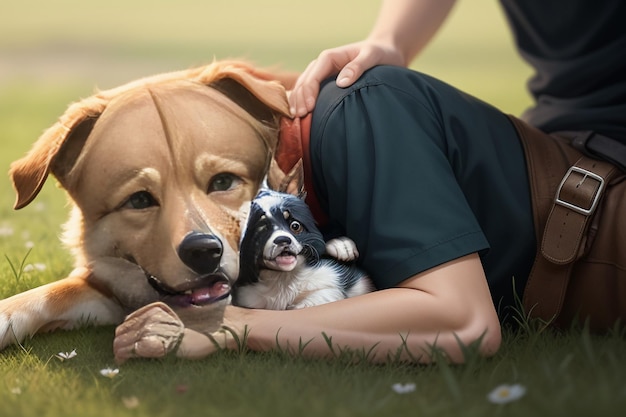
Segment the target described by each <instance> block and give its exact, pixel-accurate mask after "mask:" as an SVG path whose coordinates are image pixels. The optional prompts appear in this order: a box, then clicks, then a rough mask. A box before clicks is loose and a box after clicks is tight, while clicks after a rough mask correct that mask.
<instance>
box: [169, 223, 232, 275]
mask: <svg viewBox="0 0 626 417" xmlns="http://www.w3.org/2000/svg"><path fill="white" fill-rule="evenodd" d="M223 251H224V247H223V246H222V242H221V241H220V240H219V238H217V236H215V235H211V234H206V233H200V232H191V233H189V234H188V235H187V236H185V238H184V239H183V241H182V242H180V245H179V246H178V257H179V258H180V260H181V261H183V263H184V264H185V265H187V266H188V267H189V268H191V269H192V270H193V271H194V272H197V273H198V274H211V273H213V272H216V271H217V269H218V268H219V266H220V259H221V258H222V252H223Z"/></svg>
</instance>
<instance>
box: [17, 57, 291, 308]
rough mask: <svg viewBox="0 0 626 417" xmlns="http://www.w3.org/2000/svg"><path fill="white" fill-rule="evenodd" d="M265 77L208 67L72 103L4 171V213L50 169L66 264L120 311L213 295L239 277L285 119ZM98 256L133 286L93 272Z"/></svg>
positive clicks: (279, 94)
mask: <svg viewBox="0 0 626 417" xmlns="http://www.w3.org/2000/svg"><path fill="white" fill-rule="evenodd" d="M274 78H275V77H274V76H273V75H272V74H269V73H264V72H261V71H259V70H256V69H253V68H252V67H251V66H249V65H247V64H243V63H239V62H215V63H213V64H211V65H208V66H206V67H201V68H197V69H192V70H187V71H180V72H175V73H168V74H162V75H158V76H154V77H149V78H144V79H140V80H138V81H134V82H132V83H129V84H127V85H124V86H121V87H118V88H115V89H112V90H107V91H102V92H99V93H97V94H95V95H94V96H92V97H89V98H87V99H84V100H82V101H80V102H78V103H75V104H73V105H71V106H70V107H69V108H68V110H67V111H66V112H65V114H64V115H63V116H62V117H61V118H60V120H59V122H58V123H56V124H55V125H54V126H52V127H51V128H50V129H48V130H47V131H45V132H44V133H43V135H42V136H41V137H40V139H39V140H38V141H37V142H36V143H35V144H34V146H33V148H32V149H31V151H30V152H29V153H28V154H27V156H25V157H24V158H22V159H21V160H18V161H16V162H14V163H13V164H12V166H11V170H10V175H11V177H12V179H13V184H14V187H15V190H16V192H17V201H16V203H15V207H16V208H22V207H24V206H26V205H27V204H28V203H30V202H31V201H32V200H33V199H34V198H35V197H36V196H37V194H38V192H39V191H40V189H41V187H42V186H43V184H44V182H45V180H46V178H47V176H48V174H49V173H52V174H53V175H54V176H55V177H56V178H57V180H58V181H59V183H60V184H61V186H62V187H63V188H64V189H65V190H66V191H67V193H68V194H69V196H70V198H71V200H72V202H73V203H74V209H73V214H72V216H71V219H70V221H69V222H68V224H67V225H66V233H65V241H66V243H67V244H68V245H69V246H70V248H71V249H72V250H73V252H74V255H75V257H76V263H77V266H84V267H88V268H91V269H92V270H93V271H95V273H94V275H95V276H94V277H93V279H94V280H95V281H98V284H100V285H104V286H106V287H107V289H108V290H109V291H110V292H111V293H112V294H113V295H114V296H116V297H117V298H118V299H120V300H122V301H121V303H122V304H123V307H125V308H127V309H129V310H132V309H135V308H137V307H139V306H141V305H143V304H145V303H147V302H151V301H156V300H157V299H162V300H164V301H166V302H167V303H168V304H170V305H171V306H172V307H174V308H176V309H177V311H178V312H179V313H180V310H181V309H184V308H186V307H190V306H192V307H193V306H204V305H209V304H211V303H213V302H214V301H215V300H219V299H223V298H224V297H227V296H228V293H229V286H230V284H231V283H232V282H233V281H234V280H235V279H236V278H237V276H238V272H239V265H238V263H239V262H238V244H239V241H240V234H241V228H242V226H243V225H242V222H245V219H246V215H247V211H248V209H249V204H250V201H251V200H252V198H253V197H254V196H255V195H256V193H257V191H258V189H259V187H260V185H261V183H262V181H263V179H264V177H265V175H266V174H267V171H268V168H269V165H270V161H271V159H272V155H273V152H274V149H275V147H276V142H277V138H278V127H279V119H280V118H281V117H283V116H288V113H289V110H288V104H287V100H286V94H285V88H284V86H283V85H281V84H280V83H279V82H277V81H273V79H274ZM103 259H108V260H111V259H117V260H122V261H123V262H122V264H123V265H128V267H129V268H131V269H132V267H134V268H135V269H137V270H140V271H141V272H142V273H141V274H134V275H133V274H131V276H133V277H134V276H141V277H143V278H134V279H136V280H143V281H142V282H141V283H134V284H130V283H128V282H120V280H119V275H120V270H119V268H118V269H116V268H107V267H98V262H99V261H100V260H103ZM94 266H95V267H94ZM116 266H117V267H119V266H120V263H119V262H117V263H116ZM122 269H124V268H122ZM107 271H108V272H107ZM111 271H113V272H111ZM121 275H124V274H121ZM129 289H130V290H129ZM128 291H132V292H133V294H128V293H127V292H128ZM127 303H131V304H138V305H124V304H127Z"/></svg>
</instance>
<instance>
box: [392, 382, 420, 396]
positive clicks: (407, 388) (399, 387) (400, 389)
mask: <svg viewBox="0 0 626 417" xmlns="http://www.w3.org/2000/svg"><path fill="white" fill-rule="evenodd" d="M391 389H393V390H394V391H395V392H396V394H408V393H410V392H413V391H415V384H413V383H407V384H401V383H397V384H393V385H392V386H391Z"/></svg>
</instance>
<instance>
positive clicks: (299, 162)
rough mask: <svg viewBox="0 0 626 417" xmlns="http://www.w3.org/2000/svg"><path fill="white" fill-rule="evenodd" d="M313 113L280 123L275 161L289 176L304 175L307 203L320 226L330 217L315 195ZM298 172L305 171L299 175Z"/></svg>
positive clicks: (285, 119)
mask: <svg viewBox="0 0 626 417" xmlns="http://www.w3.org/2000/svg"><path fill="white" fill-rule="evenodd" d="M310 140H311V113H309V114H307V115H306V116H305V117H303V118H295V119H291V118H287V117H283V118H282V119H281V121H280V133H279V137H278V146H277V148H276V154H275V155H274V160H275V161H276V164H277V165H278V167H279V168H280V169H281V171H283V173H285V174H286V175H288V176H291V177H293V176H296V175H303V176H304V191H305V195H306V197H305V201H306V203H307V204H308V205H309V208H310V209H311V212H312V213H313V216H314V217H315V220H316V221H317V223H318V224H319V225H320V226H324V225H326V224H328V216H327V215H326V213H325V212H324V210H322V207H321V205H320V201H319V198H318V197H317V195H316V194H315V187H314V185H313V172H312V169H311V154H310V150H309V143H310ZM297 171H303V172H302V173H298V172H297Z"/></svg>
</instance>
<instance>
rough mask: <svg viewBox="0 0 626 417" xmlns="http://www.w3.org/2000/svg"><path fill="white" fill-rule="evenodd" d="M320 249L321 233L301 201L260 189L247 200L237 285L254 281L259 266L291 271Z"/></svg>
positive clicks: (309, 260)
mask: <svg viewBox="0 0 626 417" xmlns="http://www.w3.org/2000/svg"><path fill="white" fill-rule="evenodd" d="M324 251H325V245H324V240H323V237H322V234H321V232H320V231H319V229H318V228H317V226H316V225H315V220H314V219H313V215H312V214H311V211H310V210H309V208H308V206H307V204H306V203H305V202H304V200H303V199H301V198H299V197H296V196H294V195H291V194H286V193H281V192H276V191H271V190H265V189H264V190H262V191H261V192H260V193H259V194H258V195H257V197H256V198H255V199H254V200H253V201H252V203H251V207H250V214H249V216H248V222H247V224H246V229H245V231H244V234H243V238H242V242H241V251H240V253H241V261H240V263H241V273H240V276H239V280H238V281H237V285H245V284H247V283H250V282H255V281H257V280H258V274H259V271H260V270H262V269H271V270H275V271H291V270H293V269H294V268H295V267H296V266H297V265H298V264H299V263H300V262H303V261H304V262H307V263H313V262H316V261H317V260H318V259H319V257H320V255H322V254H323V253H324Z"/></svg>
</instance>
